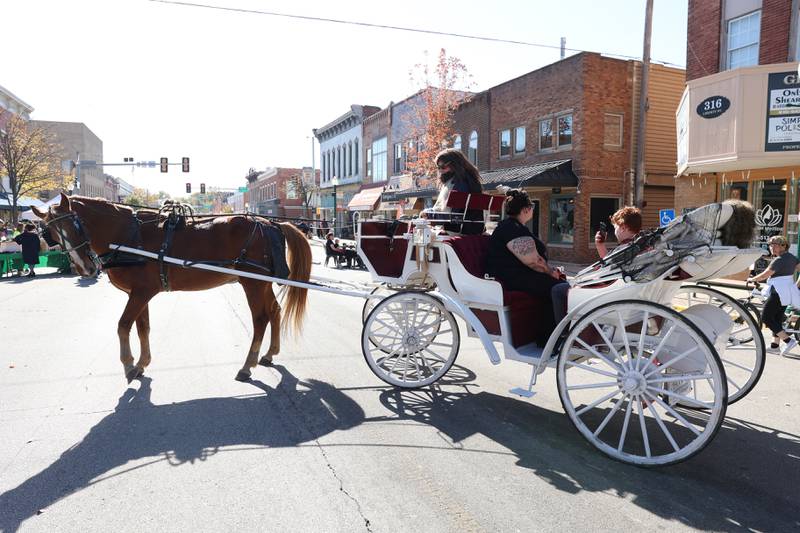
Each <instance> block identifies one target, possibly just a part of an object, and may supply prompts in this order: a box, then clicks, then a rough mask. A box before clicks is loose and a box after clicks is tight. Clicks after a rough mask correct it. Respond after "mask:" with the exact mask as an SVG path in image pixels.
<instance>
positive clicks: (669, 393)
mask: <svg viewBox="0 0 800 533" xmlns="http://www.w3.org/2000/svg"><path fill="white" fill-rule="evenodd" d="M647 388H648V390H653V391H657V392H659V393H661V394H666V395H667V396H670V397H671V398H675V399H677V400H680V401H681V402H683V403H685V404H689V405H691V404H694V405H696V406H698V407H703V408H705V409H711V408H713V407H714V404H713V403H705V402H701V401H700V400H698V399H697V398H692V397H690V396H686V395H685V394H678V393H677V392H673V391H671V390H669V389H656V388H655V387H650V386H648V387H647ZM695 392H696V391H695Z"/></svg>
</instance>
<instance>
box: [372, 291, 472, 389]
mask: <svg viewBox="0 0 800 533" xmlns="http://www.w3.org/2000/svg"><path fill="white" fill-rule="evenodd" d="M460 343H461V340H460V337H459V332H458V324H457V323H456V320H455V318H454V317H453V314H452V313H451V312H450V311H448V310H447V309H446V308H445V306H444V304H443V303H442V302H441V301H440V300H439V299H438V298H435V297H434V296H431V295H430V294H427V293H424V292H399V293H396V294H393V295H392V296H389V297H388V298H384V299H383V300H381V301H379V302H378V303H377V304H376V305H375V307H374V308H373V309H372V311H370V313H369V315H368V316H367V320H366V322H365V323H364V329H363V330H362V332H361V350H362V352H363V353H364V358H365V359H366V360H367V364H368V365H369V367H370V369H372V371H373V372H374V373H375V375H376V376H378V377H379V378H380V379H382V380H383V381H385V382H386V383H388V384H390V385H394V386H397V387H404V388H416V387H423V386H425V385H430V384H431V383H434V382H436V381H437V380H438V379H439V378H441V377H442V376H444V375H445V374H446V373H447V371H448V370H450V367H452V366H453V363H454V362H455V360H456V357H457V356H458V349H459V346H460Z"/></svg>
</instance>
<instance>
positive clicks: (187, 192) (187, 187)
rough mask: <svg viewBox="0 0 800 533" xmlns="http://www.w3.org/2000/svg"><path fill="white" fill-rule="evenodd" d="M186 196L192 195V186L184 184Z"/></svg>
mask: <svg viewBox="0 0 800 533" xmlns="http://www.w3.org/2000/svg"><path fill="white" fill-rule="evenodd" d="M186 194H192V184H191V183H187V184H186Z"/></svg>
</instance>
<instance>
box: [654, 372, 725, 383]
mask: <svg viewBox="0 0 800 533" xmlns="http://www.w3.org/2000/svg"><path fill="white" fill-rule="evenodd" d="M713 377H714V375H713V374H665V375H664V376H663V377H660V378H652V379H648V380H647V382H648V383H672V382H674V381H696V380H698V379H708V378H713Z"/></svg>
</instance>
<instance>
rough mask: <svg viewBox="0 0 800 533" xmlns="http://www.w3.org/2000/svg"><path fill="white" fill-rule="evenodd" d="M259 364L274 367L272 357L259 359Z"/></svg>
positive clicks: (266, 356)
mask: <svg viewBox="0 0 800 533" xmlns="http://www.w3.org/2000/svg"><path fill="white" fill-rule="evenodd" d="M258 364H259V365H261V366H272V356H271V355H265V356H264V357H262V358H261V359H259V361H258Z"/></svg>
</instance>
